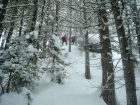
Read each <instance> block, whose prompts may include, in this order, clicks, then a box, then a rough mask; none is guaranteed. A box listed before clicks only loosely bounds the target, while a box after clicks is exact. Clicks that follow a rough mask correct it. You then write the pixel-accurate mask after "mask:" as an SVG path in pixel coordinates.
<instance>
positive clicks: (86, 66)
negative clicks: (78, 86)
mask: <svg viewBox="0 0 140 105" xmlns="http://www.w3.org/2000/svg"><path fill="white" fill-rule="evenodd" d="M83 4H84V9H83V12H84V21H85V24H84V25H85V26H87V11H86V2H85V0H84V1H83ZM89 62H90V61H89V42H88V30H87V27H86V28H85V78H86V79H90V78H91V76H90V63H89Z"/></svg>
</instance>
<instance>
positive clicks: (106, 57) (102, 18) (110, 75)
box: [98, 0, 116, 105]
mask: <svg viewBox="0 0 140 105" xmlns="http://www.w3.org/2000/svg"><path fill="white" fill-rule="evenodd" d="M102 1H104V0H100V2H102ZM101 8H102V9H99V16H98V20H99V24H100V25H99V27H101V29H100V30H99V33H100V42H101V46H102V49H101V64H102V87H103V90H102V94H101V95H102V96H103V100H104V101H105V102H106V104H107V105H116V98H115V83H114V69H113V61H112V51H111V42H110V38H109V28H108V26H107V25H105V23H107V22H108V19H107V16H106V14H107V12H106V10H105V3H102V5H101ZM103 8H104V9H103Z"/></svg>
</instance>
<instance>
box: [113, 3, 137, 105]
mask: <svg viewBox="0 0 140 105" xmlns="http://www.w3.org/2000/svg"><path fill="white" fill-rule="evenodd" d="M111 5H112V11H113V14H114V19H115V24H116V28H117V35H118V39H119V44H120V48H121V57H122V64H123V70H124V79H125V86H126V95H127V105H137V96H136V84H135V72H134V68H133V66H132V64H133V62H132V60H131V57H132V56H131V54H130V51H129V50H128V49H127V47H128V42H127V39H126V35H125V29H124V26H123V20H122V18H121V13H120V8H119V6H118V2H116V0H112V1H111ZM118 17H120V18H118Z"/></svg>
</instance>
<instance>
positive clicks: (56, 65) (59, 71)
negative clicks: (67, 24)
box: [47, 35, 68, 83]
mask: <svg viewBox="0 0 140 105" xmlns="http://www.w3.org/2000/svg"><path fill="white" fill-rule="evenodd" d="M47 53H48V56H49V57H51V58H50V59H49V60H48V61H47V63H48V67H47V71H48V72H49V73H50V75H51V79H52V81H55V82H57V83H62V81H63V79H64V78H65V77H66V71H65V69H64V67H65V66H67V65H68V64H66V63H65V62H64V54H63V53H62V51H61V42H60V39H59V37H58V36H55V35H52V38H51V40H50V42H49V45H48V47H47Z"/></svg>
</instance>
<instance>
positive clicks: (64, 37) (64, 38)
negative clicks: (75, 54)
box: [62, 35, 67, 45]
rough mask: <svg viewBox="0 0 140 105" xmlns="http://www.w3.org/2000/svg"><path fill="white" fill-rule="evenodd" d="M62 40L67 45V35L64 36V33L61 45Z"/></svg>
mask: <svg viewBox="0 0 140 105" xmlns="http://www.w3.org/2000/svg"><path fill="white" fill-rule="evenodd" d="M64 42H65V44H66V45H67V36H66V35H64V36H63V37H62V45H63V44H64Z"/></svg>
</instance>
